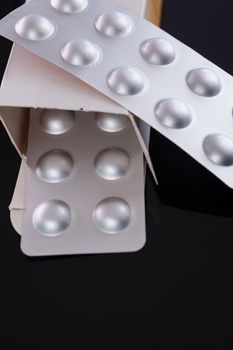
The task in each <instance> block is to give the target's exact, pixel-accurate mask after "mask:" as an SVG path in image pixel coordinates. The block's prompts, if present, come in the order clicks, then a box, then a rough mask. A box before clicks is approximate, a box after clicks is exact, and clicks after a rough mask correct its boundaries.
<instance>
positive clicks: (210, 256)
mask: <svg viewBox="0 0 233 350" xmlns="http://www.w3.org/2000/svg"><path fill="white" fill-rule="evenodd" d="M21 3H22V1H9V0H8V1H2V2H1V9H0V16H1V17H3V16H4V15H5V14H7V13H8V12H9V11H10V10H13V9H14V8H15V7H17V6H19V5H20V4H21ZM232 12H233V4H231V1H227V0H222V1H218V0H205V1H203V0H202V1H201V0H190V1H187V0H165V4H164V11H163V19H162V27H163V28H164V29H165V30H167V31H168V32H170V33H171V34H173V35H174V36H175V37H176V38H178V39H180V40H182V41H183V42H184V43H186V44H188V45H189V46H191V47H193V48H194V49H196V50H197V51H198V52H200V53H201V54H203V55H204V56H206V57H207V58H209V59H210V60H212V61H213V62H214V63H216V64H218V65H219V66H220V67H222V68H223V69H225V70H226V71H228V72H229V73H230V74H233V45H232V42H233V25H232ZM0 45H1V51H0V52H1V54H0V73H1V75H2V74H3V71H4V68H5V64H6V62H7V57H8V54H9V50H10V47H11V44H10V43H9V42H8V41H6V40H5V39H1V40H0ZM22 88H23V82H22ZM0 145H1V147H0V158H1V182H0V198H1V200H0V223H1V243H0V246H1V250H0V264H1V280H0V282H1V287H0V288H1V289H0V291H1V299H0V300H1V302H0V315H1V316H0V317H1V328H0V341H1V343H2V344H3V343H4V341H7V344H8V345H10V344H15V345H19V344H23V345H26V344H31V345H33V346H36V345H37V346H39V347H41V348H42V347H43V348H46V347H47V346H50V348H53V347H55V346H57V345H63V348H65V345H67V346H69V345H71V344H76V345H81V344H86V345H88V344H93V345H94V344H109V345H111V346H112V345H119V344H138V345H139V346H141V348H142V346H143V345H144V346H145V345H157V347H155V348H158V349H160V348H161V349H163V348H168V346H169V348H172V349H192V348H193V349H199V348H200V347H201V348H202V347H203V348H204V347H205V348H206V346H211V348H212V349H233V338H232V331H233V321H232V300H233V298H232V297H233V279H232V271H233V258H232V256H233V204H232V191H231V190H229V189H228V188H227V187H226V186H224V185H223V184H221V183H220V181H218V180H217V179H216V178H215V177H214V176H212V175H210V174H209V173H208V172H207V171H206V170H204V169H203V168H202V167H201V166H199V165H198V164H197V163H195V162H194V161H193V160H192V159H191V158H189V157H187V156H186V155H185V154H184V153H183V152H181V151H180V150H179V149H177V148H176V147H175V146H173V145H172V144H171V143H169V142H168V141H166V140H165V139H164V138H163V137H161V136H160V135H158V134H157V133H156V132H153V134H152V140H151V154H152V157H153V161H154V164H155V166H156V170H157V172H158V175H159V179H160V183H161V187H160V190H159V196H160V200H161V202H162V203H163V204H166V206H165V205H162V204H159V200H158V197H157V194H156V188H155V186H154V184H153V182H152V180H151V177H150V176H148V180H147V186H146V205H147V244H146V246H145V248H144V249H143V250H142V251H140V252H138V253H135V254H115V255H100V256H76V257H67V258H61V257H57V258H46V259H29V258H27V257H25V256H24V255H23V254H22V253H21V252H20V248H19V242H20V239H19V236H18V235H17V234H16V232H15V231H14V230H13V228H12V226H11V223H10V219H9V212H8V209H7V207H8V205H9V203H10V200H11V197H12V193H13V190H14V186H15V181H16V178H17V173H18V169H19V164H20V159H19V157H18V155H17V153H16V151H15V149H14V148H13V146H12V145H11V143H10V141H9V139H8V137H7V135H6V132H5V130H4V129H3V127H2V126H1V127H0ZM168 205H170V207H169V206H168ZM179 208H183V209H179ZM194 210H195V211H196V212H194ZM198 212H202V213H198ZM207 213H208V215H207ZM210 213H211V214H212V215H210ZM213 214H214V215H213ZM227 216H228V217H227ZM2 344H1V345H2ZM1 347H3V345H2V346H1Z"/></svg>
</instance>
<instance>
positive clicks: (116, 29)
mask: <svg viewBox="0 0 233 350" xmlns="http://www.w3.org/2000/svg"><path fill="white" fill-rule="evenodd" d="M95 27H96V29H97V30H98V31H99V32H100V33H101V34H104V35H106V36H109V37H124V36H127V35H128V34H129V33H130V32H131V31H132V29H133V22H132V19H131V18H130V17H129V16H128V15H126V14H124V13H122V12H118V11H112V12H109V13H104V14H102V15H100V16H99V17H98V18H97V19H96V21H95Z"/></svg>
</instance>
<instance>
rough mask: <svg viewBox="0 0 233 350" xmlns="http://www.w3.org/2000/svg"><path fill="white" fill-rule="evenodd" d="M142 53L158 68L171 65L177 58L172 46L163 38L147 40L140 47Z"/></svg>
mask: <svg viewBox="0 0 233 350" xmlns="http://www.w3.org/2000/svg"><path fill="white" fill-rule="evenodd" d="M140 52H141V55H142V56H143V57H144V58H145V60H146V61H147V62H149V63H152V64H154V65H158V66H163V65H167V64H170V63H172V62H173V61H174V60H175V58H176V53H175V50H174V47H173V46H172V44H171V43H170V42H169V41H168V40H166V39H162V38H151V39H148V40H145V41H144V42H143V43H142V45H141V47H140Z"/></svg>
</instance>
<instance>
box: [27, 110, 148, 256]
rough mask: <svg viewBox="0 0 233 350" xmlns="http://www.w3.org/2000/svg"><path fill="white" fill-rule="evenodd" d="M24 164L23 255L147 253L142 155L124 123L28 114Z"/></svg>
mask: <svg viewBox="0 0 233 350" xmlns="http://www.w3.org/2000/svg"><path fill="white" fill-rule="evenodd" d="M27 164H28V166H27V174H26V193H25V212H24V220H23V235H22V240H21V248H22V250H23V252H24V253H25V254H27V255H29V256H45V255H67V254H89V253H105V252H108V253H111V252H130V251H137V250H139V249H141V248H142V247H143V246H144V244H145V240H146V235H145V203H144V186H145V177H144V161H143V151H142V149H141V146H140V144H139V141H138V138H137V136H136V134H135V131H134V127H133V125H132V123H131V121H130V119H129V118H128V117H127V116H125V115H114V114H112V115H109V114H105V113H93V112H90V113H87V112H72V111H62V110H41V109H32V110H31V116H30V127H29V140H28V152H27Z"/></svg>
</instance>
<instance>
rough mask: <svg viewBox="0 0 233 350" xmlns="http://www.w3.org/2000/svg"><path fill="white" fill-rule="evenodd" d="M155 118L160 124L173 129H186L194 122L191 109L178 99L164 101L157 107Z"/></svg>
mask: <svg viewBox="0 0 233 350" xmlns="http://www.w3.org/2000/svg"><path fill="white" fill-rule="evenodd" d="M154 113H155V117H156V119H157V120H158V122H159V123H160V124H162V125H163V126H165V127H167V128H171V129H183V128H186V127H187V126H188V125H189V124H190V123H191V122H192V118H193V117H192V112H191V110H190V109H189V107H188V106H187V105H186V104H185V103H184V102H182V101H180V100H178V99H174V98H171V99H164V100H161V101H160V102H159V103H158V104H157V105H156V106H155V111H154Z"/></svg>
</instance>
